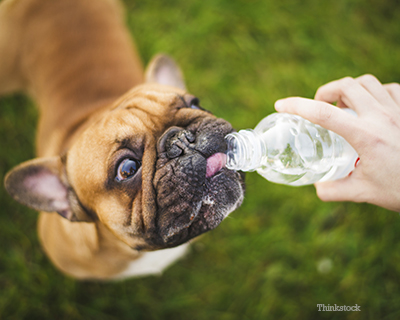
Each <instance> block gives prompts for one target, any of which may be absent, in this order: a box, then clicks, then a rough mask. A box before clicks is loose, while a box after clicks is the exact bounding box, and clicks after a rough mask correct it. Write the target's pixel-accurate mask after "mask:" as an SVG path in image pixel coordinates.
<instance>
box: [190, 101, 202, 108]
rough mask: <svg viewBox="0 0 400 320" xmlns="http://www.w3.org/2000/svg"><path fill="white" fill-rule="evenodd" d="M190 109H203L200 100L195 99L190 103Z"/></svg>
mask: <svg viewBox="0 0 400 320" xmlns="http://www.w3.org/2000/svg"><path fill="white" fill-rule="evenodd" d="M190 108H192V109H202V107H200V100H199V99H198V98H193V99H192V100H191V101H190Z"/></svg>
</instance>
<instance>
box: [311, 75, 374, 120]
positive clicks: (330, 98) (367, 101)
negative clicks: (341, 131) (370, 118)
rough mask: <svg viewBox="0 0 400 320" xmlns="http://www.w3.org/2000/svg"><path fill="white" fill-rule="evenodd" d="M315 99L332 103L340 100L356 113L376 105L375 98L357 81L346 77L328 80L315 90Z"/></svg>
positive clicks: (363, 111) (368, 109)
mask: <svg viewBox="0 0 400 320" xmlns="http://www.w3.org/2000/svg"><path fill="white" fill-rule="evenodd" d="M315 99H316V100H320V101H325V102H329V103H334V102H337V101H342V102H343V103H344V104H345V105H346V106H348V107H349V108H351V109H353V110H354V111H355V112H356V113H357V114H358V115H360V114H361V113H365V112H368V111H370V110H371V109H372V108H374V107H375V108H376V107H377V106H378V102H377V101H376V99H375V98H374V97H373V96H372V95H371V93H369V92H368V91H367V89H365V88H364V87H363V86H362V85H361V84H360V83H359V82H358V81H356V80H355V79H353V78H350V77H346V78H343V79H340V80H336V81H332V82H329V83H327V84H325V85H323V86H322V87H320V88H319V89H318V90H317V93H316V94H315Z"/></svg>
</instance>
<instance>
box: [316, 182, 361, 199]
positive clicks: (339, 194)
mask: <svg viewBox="0 0 400 320" xmlns="http://www.w3.org/2000/svg"><path fill="white" fill-rule="evenodd" d="M315 188H316V190H317V195H318V197H319V198H320V199H321V200H322V201H354V202H365V201H366V199H365V196H366V192H367V190H366V189H365V183H360V181H359V180H357V179H354V178H353V177H347V178H344V179H340V180H336V181H327V182H320V183H316V184H315Z"/></svg>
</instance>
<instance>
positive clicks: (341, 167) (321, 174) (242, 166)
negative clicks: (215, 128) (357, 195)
mask: <svg viewBox="0 0 400 320" xmlns="http://www.w3.org/2000/svg"><path fill="white" fill-rule="evenodd" d="M347 110H348V112H349V113H353V114H354V115H355V116H356V114H355V112H354V111H352V110H350V109H347ZM225 139H226V142H227V153H226V156H227V163H226V167H227V168H228V169H232V170H241V171H257V172H258V173H259V174H260V175H261V176H263V177H264V178H266V179H267V180H269V181H272V182H276V183H281V184H287V185H292V186H303V185H307V184H312V183H315V182H318V181H328V180H336V179H340V178H343V177H345V176H347V175H348V174H349V173H350V172H351V171H352V170H353V169H354V166H355V163H356V160H357V159H358V155H357V153H356V151H355V150H354V149H353V148H352V147H351V145H350V144H349V143H348V142H347V141H346V140H345V139H343V138H342V137H341V136H339V135H338V134H336V133H334V132H332V131H329V130H326V129H324V128H322V127H321V126H319V125H316V124H313V123H311V122H310V121H308V120H305V119H303V118H301V117H300V116H297V115H292V114H285V113H274V114H271V115H269V116H268V117H266V118H264V119H263V120H262V121H261V122H260V123H259V124H258V125H257V126H256V127H255V129H254V130H251V129H247V130H240V131H239V132H234V133H231V134H229V135H227V136H226V138H225Z"/></svg>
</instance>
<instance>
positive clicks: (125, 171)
mask: <svg viewBox="0 0 400 320" xmlns="http://www.w3.org/2000/svg"><path fill="white" fill-rule="evenodd" d="M139 168H140V162H139V161H137V160H135V159H130V158H127V159H124V160H122V162H121V163H120V164H119V166H118V170H117V176H116V179H117V180H118V181H124V180H126V179H129V178H132V177H133V176H134V175H135V174H136V172H137V171H138V170H139Z"/></svg>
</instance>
